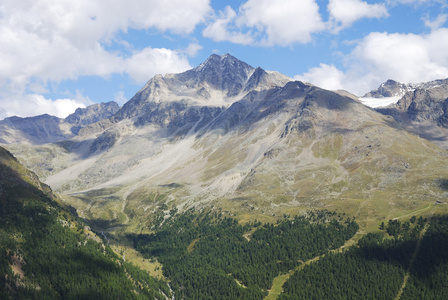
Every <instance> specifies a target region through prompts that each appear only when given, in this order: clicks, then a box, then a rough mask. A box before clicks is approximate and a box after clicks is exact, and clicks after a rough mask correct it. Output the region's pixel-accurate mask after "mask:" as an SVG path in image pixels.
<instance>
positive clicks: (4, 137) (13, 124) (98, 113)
mask: <svg viewBox="0 0 448 300" xmlns="http://www.w3.org/2000/svg"><path fill="white" fill-rule="evenodd" d="M119 108H120V107H119V106H118V104H117V103H115V102H108V103H100V104H93V105H90V106H88V107H86V108H78V109H77V110H76V111H75V112H74V113H73V114H71V115H69V116H68V117H67V118H65V119H61V118H58V117H54V116H50V115H48V114H45V115H40V116H36V117H28V118H20V117H9V118H6V119H4V120H2V121H0V143H2V144H14V143H16V144H23V143H28V144H32V145H42V144H47V143H53V142H57V141H62V140H67V139H70V138H72V137H74V136H75V135H76V134H78V132H79V130H80V129H81V128H82V127H84V126H86V125H89V124H92V123H95V122H98V121H100V120H102V119H105V118H108V117H110V116H112V115H113V114H114V113H115V112H117V111H118V109H119Z"/></svg>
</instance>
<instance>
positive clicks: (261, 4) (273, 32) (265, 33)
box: [204, 0, 325, 46]
mask: <svg viewBox="0 0 448 300" xmlns="http://www.w3.org/2000/svg"><path fill="white" fill-rule="evenodd" d="M324 27H325V26H324V23H323V21H322V19H321V16H320V14H319V7H318V5H317V4H316V2H315V1H314V0H303V1H296V0H248V1H247V2H246V3H244V4H243V5H241V6H240V8H239V12H238V14H237V13H236V12H235V11H234V10H233V9H232V8H231V7H229V6H227V7H226V9H225V11H224V12H220V14H219V16H216V17H215V19H214V20H213V22H212V23H211V24H209V25H208V26H207V28H206V29H205V30H204V36H205V37H209V38H212V39H214V40H215V41H230V42H233V43H237V44H243V45H246V44H258V45H262V46H272V45H281V46H287V45H291V44H293V43H308V42H310V41H311V35H312V34H313V33H316V32H319V31H322V30H323V29H324Z"/></svg>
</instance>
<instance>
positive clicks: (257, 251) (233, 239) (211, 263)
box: [132, 210, 359, 299]
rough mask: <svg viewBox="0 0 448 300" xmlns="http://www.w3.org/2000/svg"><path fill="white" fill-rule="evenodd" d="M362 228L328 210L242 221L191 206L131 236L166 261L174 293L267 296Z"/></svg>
mask: <svg viewBox="0 0 448 300" xmlns="http://www.w3.org/2000/svg"><path fill="white" fill-rule="evenodd" d="M358 228H359V227H358V224H357V223H356V222H355V221H354V220H352V219H350V218H347V219H345V220H343V219H342V218H341V217H340V216H336V214H335V213H330V212H327V211H319V212H317V213H315V212H309V214H308V215H307V216H295V217H292V218H290V217H285V218H283V219H281V220H279V221H278V223H277V224H262V223H261V222H257V221H253V222H249V223H247V224H245V225H241V224H239V223H238V221H237V220H235V219H233V218H230V217H221V216H220V215H219V214H218V213H213V212H195V211H194V210H190V211H188V212H187V213H183V214H178V215H175V216H171V217H170V218H169V219H167V220H166V221H165V222H164V223H163V225H161V226H160V229H158V230H157V231H156V232H155V233H154V234H150V235H148V234H145V235H142V234H141V235H135V236H133V237H132V238H133V239H134V244H135V247H136V249H137V250H138V251H140V252H141V253H143V254H144V256H145V257H147V258H151V257H154V256H156V257H157V258H158V260H159V261H160V262H161V263H162V264H163V274H164V275H165V276H166V277H167V278H169V279H170V280H171V288H172V289H173V291H174V293H175V295H176V297H180V298H186V299H263V298H264V297H265V296H266V295H267V290H268V289H269V288H270V287H271V286H272V282H273V279H274V277H276V276H278V275H279V274H281V273H285V272H288V271H289V270H291V269H294V268H295V267H296V266H298V265H300V264H301V263H302V262H303V261H305V260H308V259H310V258H312V257H315V256H318V255H321V254H324V253H327V252H328V251H329V250H331V249H337V248H339V247H340V246H342V245H343V244H344V243H345V241H346V240H348V239H350V238H351V237H352V236H353V235H354V234H355V233H356V232H357V230H358ZM247 233H251V234H247Z"/></svg>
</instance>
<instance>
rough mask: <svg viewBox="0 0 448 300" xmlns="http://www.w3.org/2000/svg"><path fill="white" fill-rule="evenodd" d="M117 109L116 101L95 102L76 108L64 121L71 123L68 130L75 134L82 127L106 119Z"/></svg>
mask: <svg viewBox="0 0 448 300" xmlns="http://www.w3.org/2000/svg"><path fill="white" fill-rule="evenodd" d="M119 109H120V106H119V105H118V103H116V102H113V101H110V102H107V103H97V104H93V105H90V106H88V107H86V108H78V109H76V111H75V112H74V113H73V114H71V115H69V116H68V117H67V118H65V120H64V121H65V122H67V123H68V124H71V125H73V127H72V128H71V129H70V131H71V132H73V134H75V135H76V134H78V132H79V130H80V129H81V128H82V127H84V126H86V125H89V124H92V123H96V122H99V121H101V120H103V119H107V118H109V117H111V116H113V115H114V114H115V113H116V112H117V111H118V110H119Z"/></svg>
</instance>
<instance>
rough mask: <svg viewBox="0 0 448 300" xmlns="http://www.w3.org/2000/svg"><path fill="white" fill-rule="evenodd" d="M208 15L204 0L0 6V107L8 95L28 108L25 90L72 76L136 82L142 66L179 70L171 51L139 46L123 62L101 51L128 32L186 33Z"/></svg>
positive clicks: (42, 1)
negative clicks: (115, 76)
mask: <svg viewBox="0 0 448 300" xmlns="http://www.w3.org/2000/svg"><path fill="white" fill-rule="evenodd" d="M210 11H211V7H210V0H172V1H164V0H152V1H146V0H138V1H137V0H136V1H126V0H96V1H91V0H78V1H59V0H21V1H16V0H3V1H2V5H0V61H1V64H0V89H1V92H0V102H5V101H10V100H9V99H10V98H11V97H10V96H11V95H15V98H16V100H15V101H34V102H35V101H37V100H35V99H36V98H35V96H36V95H33V93H30V90H32V91H44V90H45V89H46V85H47V84H48V82H54V83H58V82H61V81H63V80H67V79H77V78H79V77H80V76H102V77H105V76H109V75H110V74H113V73H125V72H129V75H130V76H131V77H132V78H133V79H134V80H136V81H139V82H140V81H141V80H142V79H141V77H142V76H143V74H144V72H145V71H144V69H145V67H146V68H147V72H146V74H147V75H146V76H150V75H151V74H153V73H154V72H160V73H166V72H176V71H178V70H181V69H184V68H185V67H186V66H188V63H186V59H185V57H184V55H183V54H181V53H180V52H178V51H174V50H167V49H155V48H145V49H143V50H141V51H132V53H131V55H130V56H129V55H128V54H123V53H118V52H113V51H110V50H109V49H108V48H107V46H110V45H111V43H114V42H117V41H116V40H115V39H116V35H117V33H119V32H127V31H128V30H129V29H137V30H139V29H148V28H154V29H157V30H160V31H163V32H165V31H169V32H172V33H175V34H189V33H191V32H192V31H193V30H194V29H195V27H196V26H197V24H199V23H201V22H203V20H204V18H205V16H206V15H208V14H209V13H210ZM137 63H140V64H141V66H137V65H136V64H137ZM151 68H152V69H153V70H154V71H151ZM146 79H148V78H146ZM31 85H33V87H31ZM6 94H7V95H8V98H6V96H5V95H6ZM28 94H29V95H28ZM28 96H29V97H28ZM37 96H38V95H37ZM19 99H21V100H19ZM33 99H34V100H33ZM65 100H67V99H65ZM48 101H51V100H48ZM34 102H33V103H34ZM47 103H50V102H47ZM51 103H54V104H55V103H56V102H55V101H52V102H51ZM55 105H56V104H55Z"/></svg>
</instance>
